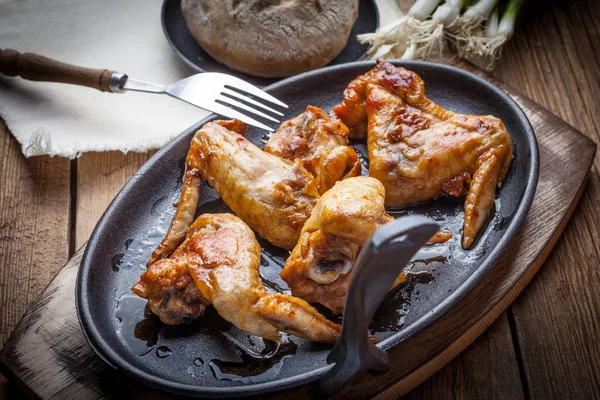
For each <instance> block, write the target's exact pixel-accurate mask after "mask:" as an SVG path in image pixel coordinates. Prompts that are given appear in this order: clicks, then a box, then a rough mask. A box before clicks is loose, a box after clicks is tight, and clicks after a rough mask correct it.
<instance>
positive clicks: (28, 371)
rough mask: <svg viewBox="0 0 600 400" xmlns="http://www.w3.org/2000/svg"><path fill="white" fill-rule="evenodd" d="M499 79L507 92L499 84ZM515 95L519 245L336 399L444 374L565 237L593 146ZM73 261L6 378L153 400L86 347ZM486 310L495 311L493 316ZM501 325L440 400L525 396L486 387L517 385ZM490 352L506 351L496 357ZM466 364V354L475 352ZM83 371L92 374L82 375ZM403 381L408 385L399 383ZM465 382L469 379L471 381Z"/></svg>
mask: <svg viewBox="0 0 600 400" xmlns="http://www.w3.org/2000/svg"><path fill="white" fill-rule="evenodd" d="M493 82H494V83H495V84H497V85H499V86H500V87H503V88H504V89H505V90H507V91H509V92H511V89H510V88H508V87H506V86H505V85H503V84H502V83H501V82H499V81H494V80H493ZM511 94H512V95H513V97H514V98H515V99H516V100H517V101H518V102H519V103H520V104H521V106H522V107H523V108H524V110H525V111H526V113H527V115H528V116H529V118H530V120H531V121H532V123H533V125H534V127H535V129H536V132H537V133H538V140H539V144H540V150H541V152H540V153H541V174H540V183H539V186H538V191H537V192H536V197H535V199H534V202H533V205H532V209H531V210H530V212H529V214H528V216H527V218H526V221H525V223H524V226H523V229H521V232H520V233H519V236H518V238H517V239H516V240H515V241H514V243H513V244H512V245H511V247H510V248H509V250H508V251H507V256H506V257H505V258H504V259H503V260H502V261H501V262H500V263H499V264H498V265H497V266H496V267H495V268H494V270H493V271H492V272H491V273H489V274H488V276H486V278H485V279H484V280H483V281H482V283H481V285H480V286H478V287H477V288H476V289H474V290H473V291H472V292H471V293H470V294H469V295H467V297H466V298H465V299H464V300H463V301H461V302H460V303H459V304H458V306H457V307H456V308H454V309H452V310H450V311H449V312H448V314H447V315H446V316H445V317H444V318H443V319H441V320H440V321H437V322H435V323H434V324H432V325H431V326H430V327H428V328H426V329H425V330H424V331H422V332H420V333H418V334H416V335H415V336H414V337H411V338H409V339H408V340H407V341H406V342H405V343H402V344H400V345H399V346H398V347H396V348H394V349H392V350H391V351H390V355H391V357H392V359H394V360H398V362H396V363H393V368H392V371H390V372H389V373H388V374H385V375H382V376H379V377H366V376H362V377H359V379H357V380H355V381H353V382H351V383H350V384H349V385H348V386H346V387H345V388H344V389H343V390H342V392H341V393H340V394H339V395H338V396H337V398H340V399H342V398H343V399H362V398H366V397H370V396H373V395H377V394H379V397H381V398H395V397H396V396H397V395H398V394H403V393H406V392H408V391H409V390H410V389H412V388H414V387H415V386H416V385H417V384H419V383H420V382H422V381H424V380H425V379H426V378H427V377H428V376H430V375H432V374H433V373H435V372H436V371H438V370H439V369H440V368H441V367H442V366H444V365H445V364H447V363H448V362H449V361H451V360H452V358H454V357H455V356H456V355H457V354H458V353H460V352H461V351H462V350H464V348H466V347H467V346H468V345H469V344H471V343H472V342H473V341H474V340H475V338H476V337H477V336H478V335H479V334H481V333H482V332H483V331H484V330H485V329H487V328H488V327H489V326H490V325H491V324H492V323H493V322H494V320H496V318H497V317H498V316H499V315H500V314H501V313H502V311H503V310H504V309H506V307H508V305H509V304H510V303H511V302H512V300H513V299H514V298H515V297H516V296H517V295H518V294H519V293H520V292H521V290H523V288H524V287H525V285H526V284H527V282H529V280H531V278H532V277H533V275H534V274H535V272H536V271H537V269H538V268H539V267H540V266H541V265H542V263H543V261H544V260H545V258H546V257H547V256H548V254H549V252H550V250H551V248H552V247H553V245H554V243H555V242H556V240H557V239H558V237H559V236H560V233H561V232H562V230H563V228H564V226H565V225H566V223H567V221H568V219H569V216H570V215H571V213H572V211H573V210H574V208H575V205H576V204H577V200H578V199H579V196H580V195H581V193H582V192H583V188H584V182H585V177H586V175H587V171H588V168H589V166H590V164H591V161H592V157H593V154H594V151H595V146H594V144H593V142H591V141H590V140H589V139H587V138H585V137H584V136H583V135H581V134H580V133H578V132H576V131H574V130H573V129H572V128H570V127H569V126H568V125H567V124H565V123H564V122H562V121H561V120H559V119H558V118H556V117H555V116H553V115H552V114H550V113H549V112H547V111H545V110H543V109H541V108H539V107H538V106H536V105H535V104H534V103H533V102H531V101H530V100H528V99H526V98H525V97H523V96H521V95H519V94H517V93H515V92H511ZM534 234H535V235H534ZM524 238H528V240H524ZM532 238H534V239H532ZM76 261H77V260H75V261H73V262H72V263H70V264H69V268H66V270H69V271H71V272H70V273H68V274H67V273H66V272H65V273H63V272H61V274H60V275H59V277H60V279H59V278H57V283H56V284H54V283H53V284H52V285H51V286H50V287H49V288H48V290H47V291H46V292H45V293H44V296H43V297H42V299H41V300H40V302H39V303H36V306H34V307H33V308H32V309H31V310H30V311H29V313H28V314H27V315H26V317H25V318H24V320H23V322H22V323H21V324H20V325H19V327H18V328H17V330H16V331H15V333H14V335H13V336H12V337H11V340H10V341H9V342H8V343H7V345H6V346H5V349H4V350H3V351H2V352H1V353H0V365H1V366H2V367H3V369H4V370H8V371H9V372H7V373H10V374H11V377H12V378H13V379H14V380H16V381H18V382H26V383H27V387H28V388H29V390H31V391H33V392H34V393H35V394H36V395H37V396H39V397H42V398H49V397H53V398H59V399H60V398H71V397H77V398H84V399H86V398H97V397H101V398H116V397H118V395H122V394H123V393H125V395H126V397H135V396H141V397H144V396H145V394H148V395H151V396H155V395H156V394H154V393H152V392H146V389H144V388H143V387H141V386H140V385H138V384H136V383H134V382H131V381H130V380H125V379H124V378H123V377H120V376H118V374H116V373H115V372H114V371H113V370H111V369H110V368H109V367H108V366H106V365H104V364H103V363H102V362H100V361H99V360H98V359H97V358H96V357H95V356H94V354H93V352H92V350H91V349H90V348H89V347H88V346H87V344H86V343H85V341H84V339H83V335H82V333H81V331H80V328H79V325H78V323H77V318H76V315H75V311H74V307H71V308H68V307H65V304H73V303H74V293H73V286H72V285H73V282H72V280H73V279H74V276H75V268H76V266H75V264H76ZM490 308H492V309H491V312H490V313H488V311H489V310H490ZM57 321H60V322H57ZM502 321H503V320H501V322H500V324H499V325H498V328H497V329H495V330H494V331H491V332H492V333H494V335H491V334H490V335H487V336H488V340H487V341H483V342H480V343H479V344H478V345H476V346H474V347H473V348H472V350H471V360H473V362H474V363H476V362H477V361H478V360H481V359H486V360H487V363H485V364H478V366H485V367H489V368H490V369H489V370H488V371H482V374H481V375H479V377H480V378H479V379H475V380H472V381H471V385H462V386H461V385H454V386H453V387H449V386H447V385H443V384H442V385H439V386H437V385H430V386H429V387H430V388H431V390H430V392H431V393H435V396H434V397H447V396H440V393H441V394H446V395H449V393H450V392H449V391H452V392H453V393H454V396H455V397H464V398H467V397H470V396H472V395H476V394H478V393H481V394H482V395H485V393H490V390H492V391H493V390H494V388H495V387H497V388H502V392H498V393H497V394H498V396H499V397H507V396H508V397H514V398H520V397H521V394H522V393H520V392H519V387H518V386H517V387H516V388H515V387H514V385H513V386H511V387H507V386H505V385H502V384H500V385H497V386H494V385H491V387H490V383H489V382H486V377H489V376H491V377H492V379H494V378H496V379H506V380H507V382H514V381H515V376H516V371H515V368H514V365H515V357H514V355H513V356H512V358H511V355H510V353H507V350H506V348H505V347H506V343H510V338H509V337H507V336H506V334H505V333H506V331H507V329H506V325H507V324H506V323H504V324H502ZM469 328H470V329H469ZM50 338H52V340H50ZM482 346H483V349H482V348H481V347H482ZM490 346H492V347H490ZM494 346H499V347H498V348H502V350H501V351H500V352H497V351H494V350H493V348H494ZM486 347H487V348H486ZM33 349H35V350H33ZM511 349H512V346H509V350H508V351H511ZM498 354H502V357H501V358H499V359H498V361H497V362H498V364H495V363H494V362H490V359H493V357H494V356H497V355H498ZM465 357H469V354H468V353H467V354H466V355H465ZM32 360H33V361H32ZM500 363H501V364H500ZM83 365H85V366H86V368H82V366H83ZM502 367H504V368H505V369H502ZM511 367H512V368H511ZM490 374H491V375H490ZM407 375H408V376H407ZM406 376H407V377H406ZM473 376H475V377H476V376H477V374H476V373H475V372H473V371H471V372H470V375H468V377H473ZM403 377H406V378H405V379H404V380H401V381H400V382H398V381H399V379H401V378H403ZM442 378H443V375H442ZM438 379H439V378H438ZM464 379H467V375H465V377H464ZM518 381H519V380H517V382H518ZM117 384H121V385H124V386H123V392H119V393H118V394H116V393H115V391H114V387H116V385H117ZM386 389H387V391H385V390H386ZM438 390H439V392H438ZM456 393H458V394H459V396H456ZM428 394H430V393H428ZM306 397H307V394H306V389H300V390H293V391H289V392H286V393H284V394H279V395H275V396H273V398H286V399H296V398H306Z"/></svg>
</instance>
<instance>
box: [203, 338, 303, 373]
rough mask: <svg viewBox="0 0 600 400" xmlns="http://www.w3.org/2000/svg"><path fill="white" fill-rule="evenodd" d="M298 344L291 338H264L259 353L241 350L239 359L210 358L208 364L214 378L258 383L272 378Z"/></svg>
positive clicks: (294, 351)
mask: <svg viewBox="0 0 600 400" xmlns="http://www.w3.org/2000/svg"><path fill="white" fill-rule="evenodd" d="M297 348H298V346H297V345H296V344H295V343H294V342H292V341H291V340H289V339H288V340H287V341H286V342H284V343H273V342H270V341H268V340H265V348H264V350H263V351H262V352H261V353H260V354H252V353H250V352H247V351H244V350H242V352H241V353H240V354H241V361H240V362H235V361H222V360H217V359H214V360H211V361H210V362H209V363H208V365H209V367H210V369H211V370H212V372H213V374H214V376H215V378H217V379H219V380H229V381H234V382H241V383H246V384H248V383H260V382H266V381H269V380H272V379H274V378H275V377H277V375H279V372H280V371H281V368H282V367H283V362H284V361H283V360H284V359H286V358H288V357H291V356H293V355H294V354H296V350H297Z"/></svg>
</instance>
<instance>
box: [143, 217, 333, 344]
mask: <svg viewBox="0 0 600 400" xmlns="http://www.w3.org/2000/svg"><path fill="white" fill-rule="evenodd" d="M259 266H260V246H259V245H258V242H257V241H256V238H255V236H254V233H253V232H252V230H251V229H250V228H249V227H248V226H247V225H246V224H245V223H244V222H243V221H242V220H241V219H239V218H238V217H236V216H234V215H232V214H204V215H202V216H200V217H198V219H197V220H196V221H195V222H194V224H192V226H191V227H190V229H189V231H188V233H187V235H186V239H185V241H184V242H183V243H182V244H181V246H179V247H178V248H177V250H175V251H174V252H173V254H172V255H171V256H170V257H169V258H165V259H162V260H160V261H158V262H156V263H155V264H153V265H151V266H150V268H148V270H147V271H146V272H144V273H143V274H142V276H141V278H140V281H139V282H138V283H137V284H136V285H135V286H134V287H133V289H132V290H133V291H134V292H135V293H136V294H138V295H139V296H141V297H143V298H146V299H148V304H149V306H150V308H151V309H152V311H153V312H154V313H155V314H157V315H158V316H159V317H160V319H161V321H163V322H164V323H166V324H171V325H177V324H181V323H184V322H191V321H193V320H194V319H196V318H198V317H199V316H201V315H202V313H203V312H204V309H205V308H206V306H208V305H211V304H212V305H213V307H215V309H216V310H217V312H218V313H219V315H221V316H222V317H223V318H224V319H226V320H227V321H229V322H231V323H232V324H233V325H235V326H236V327H238V328H239V329H241V330H243V331H245V332H248V333H250V334H253V335H256V336H260V337H263V338H265V339H269V340H272V341H278V340H280V339H281V335H280V331H283V332H287V333H290V334H293V335H297V336H300V337H303V338H306V339H308V340H312V341H316V342H324V343H332V342H335V340H336V339H337V336H338V334H339V332H340V326H339V325H337V324H335V323H333V322H331V321H329V320H328V319H327V318H325V317H324V316H322V315H321V314H319V312H318V311H317V310H315V309H314V308H313V307H311V306H310V305H309V304H308V303H307V302H306V301H304V300H301V299H298V298H295V297H292V296H288V295H284V294H280V293H267V291H266V290H265V288H264V286H263V284H262V282H261V280H260V276H259V271H258V270H259Z"/></svg>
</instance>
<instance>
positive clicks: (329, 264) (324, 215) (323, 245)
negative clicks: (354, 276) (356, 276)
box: [281, 176, 452, 313]
mask: <svg viewBox="0 0 600 400" xmlns="http://www.w3.org/2000/svg"><path fill="white" fill-rule="evenodd" d="M384 199H385V189H384V187H383V185H382V184H381V182H379V181H378V180H377V179H373V178H370V177H366V176H359V177H354V178H348V179H345V180H343V181H339V182H338V183H336V184H335V186H334V187H333V188H332V189H330V190H329V191H328V192H326V193H325V194H324V195H323V196H322V197H321V198H320V199H319V201H318V202H317V205H316V206H315V208H314V209H313V211H312V213H311V215H310V218H309V219H308V221H306V223H305V224H304V227H303V228H302V234H301V235H300V240H299V241H298V244H297V245H296V247H295V248H294V250H293V251H292V254H291V255H290V257H289V258H288V260H287V262H286V263H285V267H284V269H283V270H282V271H281V278H282V279H283V280H284V281H286V282H287V284H288V285H289V286H290V288H291V289H292V294H293V295H294V296H298V297H300V298H302V299H304V300H306V301H310V302H317V303H321V304H323V305H324V306H325V307H327V308H329V309H330V310H332V311H333V312H336V313H341V312H343V310H344V305H345V303H346V293H347V291H348V286H349V285H350V277H351V274H350V273H349V272H350V271H351V270H352V267H353V266H354V262H355V261H356V257H357V255H358V252H359V250H360V249H361V247H362V246H363V245H364V244H365V243H366V241H367V240H368V239H369V238H370V237H371V235H373V233H375V231H376V230H377V229H379V227H381V226H382V225H383V224H386V223H388V222H390V221H392V220H393V219H394V218H393V217H392V216H390V215H389V214H388V213H386V212H385V207H384ZM451 236H452V235H451V234H450V233H449V232H439V233H437V234H436V235H435V236H434V237H433V238H431V241H432V242H436V243H441V242H444V241H446V240H448V239H449V238H450V237H451ZM404 279H405V277H404V274H401V275H400V276H399V277H398V279H397V280H396V282H395V283H394V285H393V287H396V286H397V285H398V284H399V283H401V282H403V281H404Z"/></svg>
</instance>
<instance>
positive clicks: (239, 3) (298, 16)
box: [181, 0, 358, 77]
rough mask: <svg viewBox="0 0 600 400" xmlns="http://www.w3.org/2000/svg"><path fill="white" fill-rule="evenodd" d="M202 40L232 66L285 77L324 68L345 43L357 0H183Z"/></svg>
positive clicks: (188, 21) (185, 11) (190, 22)
mask: <svg viewBox="0 0 600 400" xmlns="http://www.w3.org/2000/svg"><path fill="white" fill-rule="evenodd" d="M181 10H182V12H183V16H184V18H185V21H186V24H187V26H188V29H189V30H190V32H191V33H192V36H193V37H194V38H195V39H196V41H197V42H198V44H200V46H202V48H203V49H204V50H205V51H206V52H207V53H208V54H210V55H211V56H212V57H213V58H215V59H216V60H217V61H219V62H221V63H223V64H225V65H227V66H228V67H229V68H231V69H234V70H237V71H242V72H245V73H247V74H251V75H256V76H262V77H285V76H290V75H295V74H298V73H301V72H305V71H308V70H311V69H315V68H319V67H322V66H324V65H326V64H328V63H329V62H330V61H331V60H333V59H334V58H335V57H336V56H337V55H338V54H339V53H340V52H341V51H342V49H343V48H344V47H345V46H346V43H347V41H348V36H349V35H350V30H351V29H352V25H353V24H354V22H355V21H356V18H357V16H358V0H182V2H181Z"/></svg>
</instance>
